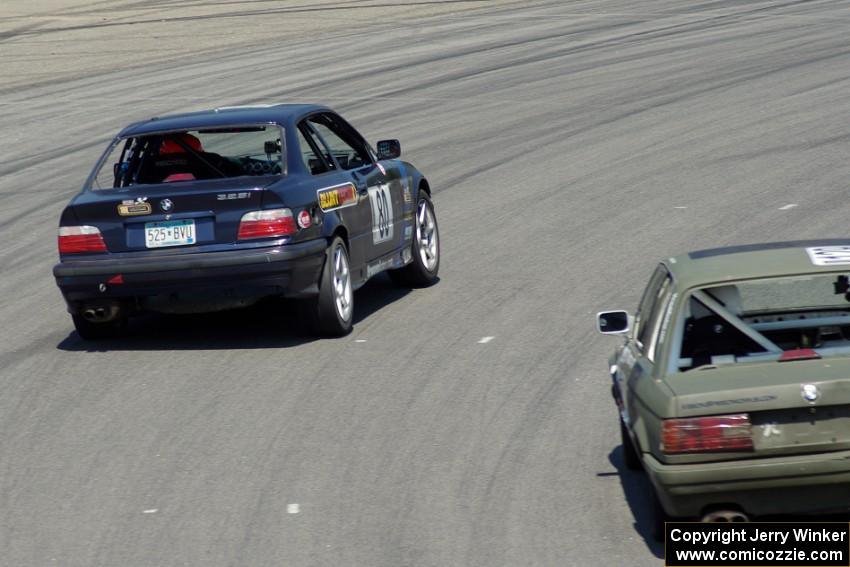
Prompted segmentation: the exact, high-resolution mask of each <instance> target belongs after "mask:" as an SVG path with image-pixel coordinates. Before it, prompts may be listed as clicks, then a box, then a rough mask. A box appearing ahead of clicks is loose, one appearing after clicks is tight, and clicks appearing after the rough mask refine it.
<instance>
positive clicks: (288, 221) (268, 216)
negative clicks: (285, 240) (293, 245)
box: [237, 209, 298, 240]
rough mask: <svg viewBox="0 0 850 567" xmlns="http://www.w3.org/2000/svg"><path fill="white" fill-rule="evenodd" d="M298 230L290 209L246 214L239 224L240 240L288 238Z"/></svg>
mask: <svg viewBox="0 0 850 567" xmlns="http://www.w3.org/2000/svg"><path fill="white" fill-rule="evenodd" d="M297 230H298V228H297V227H296V226H295V219H294V218H293V217H292V211H290V210H289V209H269V210H268V211H253V212H250V213H245V214H244V215H243V216H242V221H241V222H240V223H239V234H238V236H237V238H238V239H239V240H245V239H248V238H269V237H271V236H286V235H287V234H293V233H295V232H296V231H297Z"/></svg>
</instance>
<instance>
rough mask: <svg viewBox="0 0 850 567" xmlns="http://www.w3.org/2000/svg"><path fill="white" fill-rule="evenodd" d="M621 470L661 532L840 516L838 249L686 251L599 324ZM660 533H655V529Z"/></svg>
mask: <svg viewBox="0 0 850 567" xmlns="http://www.w3.org/2000/svg"><path fill="white" fill-rule="evenodd" d="M597 325H598V329H599V331H600V332H602V333H603V334H612V335H613V334H619V335H623V336H624V337H625V343H624V344H623V345H622V346H620V347H619V348H617V350H616V352H615V354H614V356H612V357H611V359H610V361H609V363H610V364H609V369H610V373H611V378H612V379H613V386H612V393H613V397H614V400H615V402H616V404H617V407H618V409H619V414H620V428H621V433H622V444H623V455H624V461H625V464H626V466H627V467H629V468H632V469H640V468H643V469H644V470H645V471H646V473H647V474H648V476H649V480H650V482H651V484H652V486H653V489H654V492H655V503H656V506H655V508H656V514H655V520H654V522H653V524H654V525H653V528H654V531H655V532H656V535H658V537H660V536H661V534H663V521H664V520H665V519H671V518H688V519H695V518H699V519H702V520H703V521H746V520H748V519H749V518H751V517H758V516H764V515H775V514H819V513H832V512H847V511H848V510H850V240H824V241H803V242H781V243H770V244H756V245H746V246H736V247H729V248H719V249H714V250H703V251H698V252H691V253H690V254H687V255H683V256H678V257H675V258H669V259H667V260H665V261H663V262H661V263H660V264H659V266H658V267H657V268H656V270H655V272H654V273H653V274H652V277H651V279H650V281H649V285H648V286H647V288H646V291H645V292H644V294H643V297H642V299H641V301H640V304H639V305H638V309H637V312H636V313H635V314H634V316H632V315H629V314H628V313H627V312H625V311H606V312H602V313H599V314H598V315H597ZM659 527H660V534H659V533H658V531H657V530H658V528H659Z"/></svg>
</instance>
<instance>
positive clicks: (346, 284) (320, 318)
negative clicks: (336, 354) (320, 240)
mask: <svg viewBox="0 0 850 567" xmlns="http://www.w3.org/2000/svg"><path fill="white" fill-rule="evenodd" d="M325 254H326V255H325V267H324V268H323V269H322V276H321V279H320V280H319V295H318V296H317V297H315V298H312V299H309V300H306V303H305V305H304V307H305V308H306V311H307V315H308V318H309V320H310V323H311V324H312V326H313V327H314V330H315V331H317V332H318V333H320V334H322V335H327V336H331V337H341V336H343V335H347V334H348V333H350V332H351V326H352V323H353V320H354V317H353V315H354V288H353V287H352V285H351V270H350V268H349V266H350V264H349V261H348V249H347V248H346V247H345V242H343V240H342V239H341V238H340V237H338V236H337V237H335V238H334V239H333V240H332V241H331V244H330V246H328V249H327V252H326V253H325Z"/></svg>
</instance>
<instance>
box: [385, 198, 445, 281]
mask: <svg viewBox="0 0 850 567" xmlns="http://www.w3.org/2000/svg"><path fill="white" fill-rule="evenodd" d="M414 222H415V226H414V230H413V242H412V243H411V245H410V246H411V249H410V251H411V255H412V256H413V258H412V260H411V262H410V263H409V264H408V265H406V266H405V267H403V268H399V269H397V270H390V271H389V272H388V273H389V275H390V278H392V280H393V281H394V282H395V283H397V284H399V285H403V286H410V287H427V286H429V285H433V284H435V283H437V272H439V271H440V231H439V228H438V227H437V215H436V214H434V205H433V204H432V203H431V198H430V197H428V194H427V193H426V192H425V191H419V201H418V203H417V204H416V218H415V220H414Z"/></svg>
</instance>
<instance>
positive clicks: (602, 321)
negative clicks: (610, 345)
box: [596, 311, 629, 335]
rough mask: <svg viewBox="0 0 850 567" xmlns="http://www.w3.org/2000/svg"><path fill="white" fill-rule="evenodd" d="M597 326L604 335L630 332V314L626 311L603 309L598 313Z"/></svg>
mask: <svg viewBox="0 0 850 567" xmlns="http://www.w3.org/2000/svg"><path fill="white" fill-rule="evenodd" d="M596 328H597V329H599V332H600V333H602V334H603V335H622V334H623V333H628V332H629V314H628V313H627V312H626V311H602V312H601V313H597V314H596Z"/></svg>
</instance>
